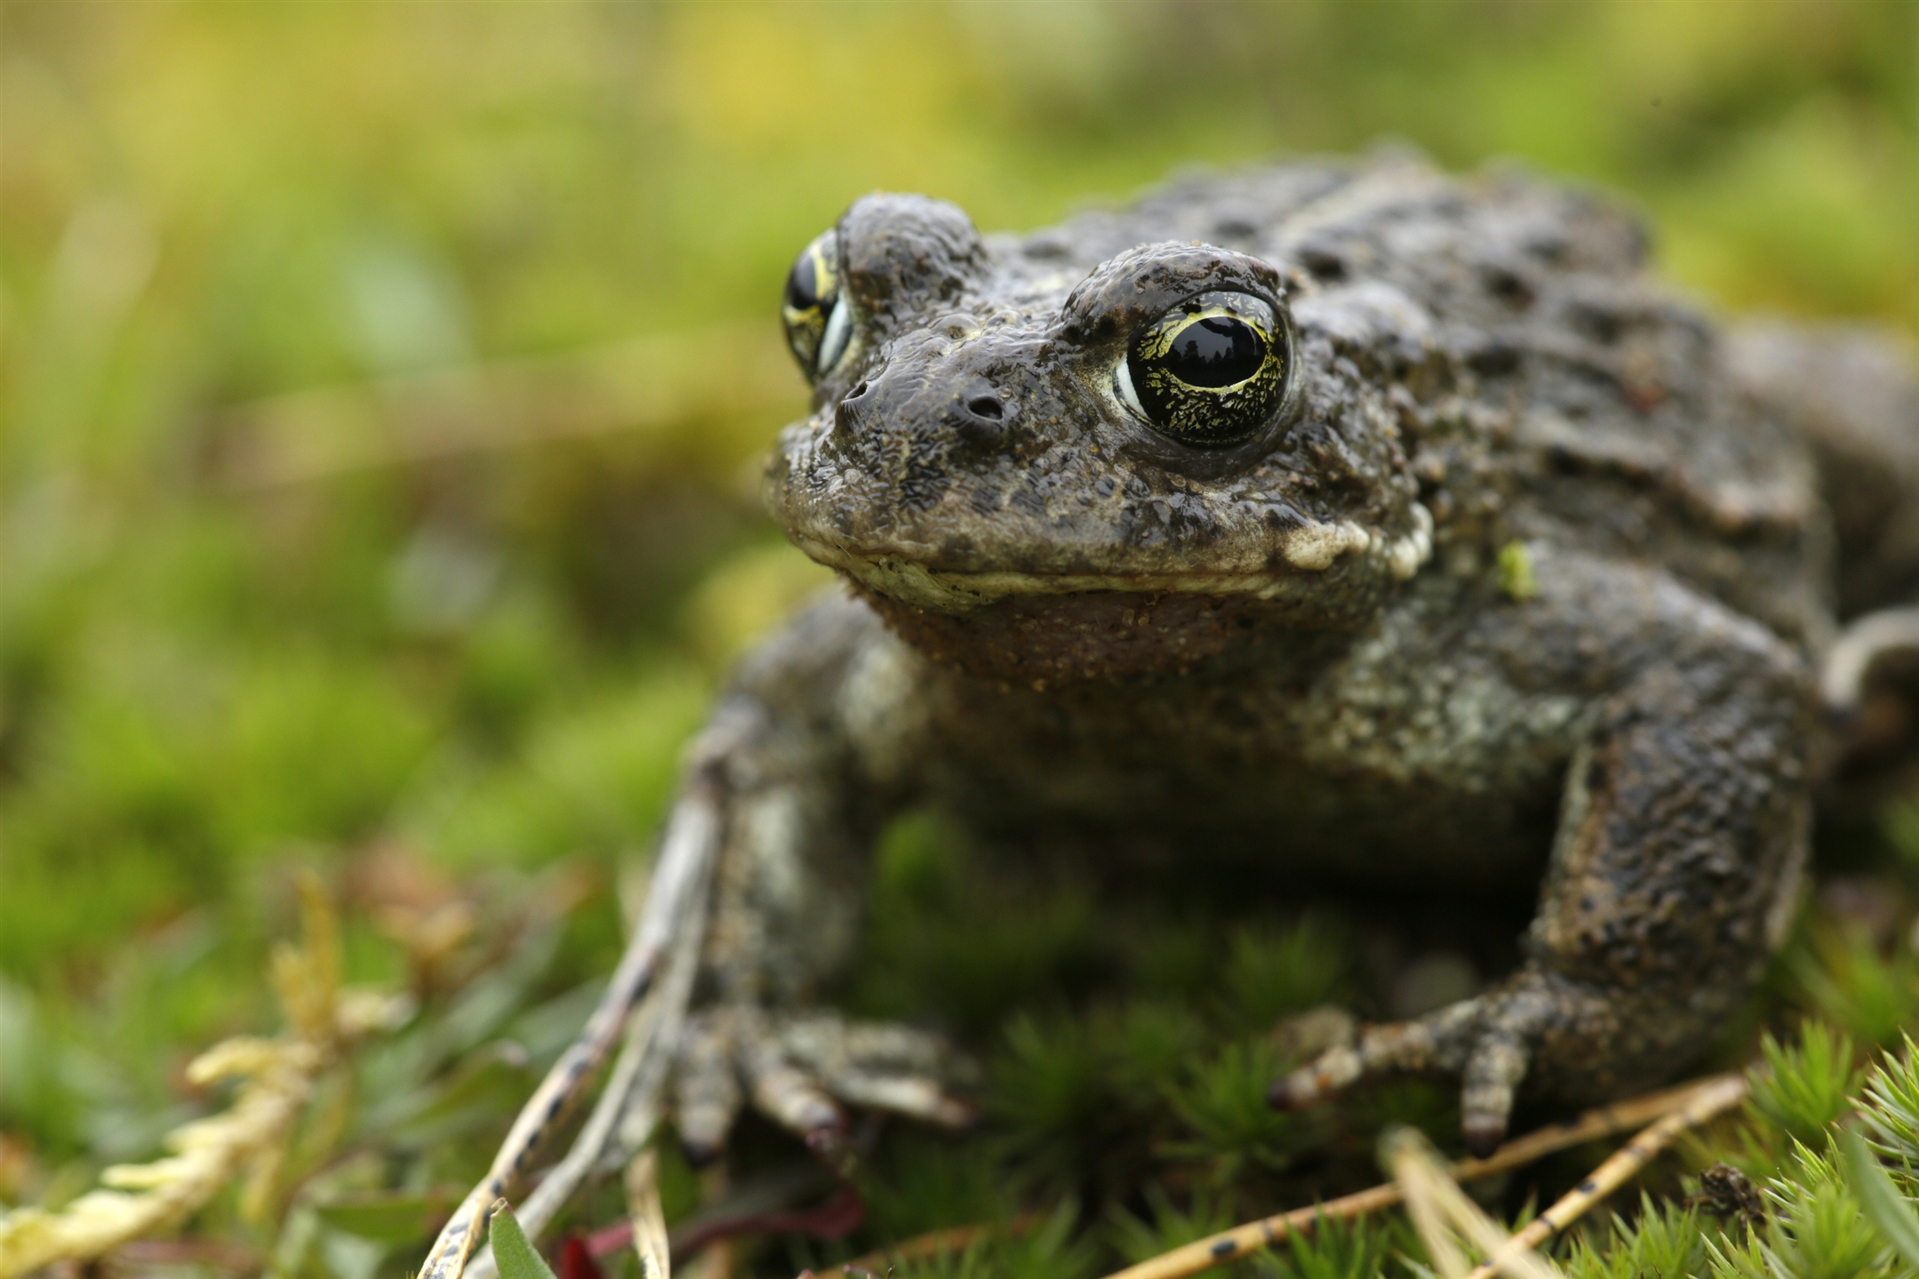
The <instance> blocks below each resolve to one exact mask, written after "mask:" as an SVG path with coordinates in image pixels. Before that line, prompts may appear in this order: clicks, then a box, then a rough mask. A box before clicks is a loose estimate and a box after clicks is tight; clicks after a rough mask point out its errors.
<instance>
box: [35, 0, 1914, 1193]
mask: <svg viewBox="0 0 1919 1279" xmlns="http://www.w3.org/2000/svg"><path fill="white" fill-rule="evenodd" d="M1382 136H1392V137H1397V138H1400V139H1404V140H1408V141H1410V142H1412V143H1414V144H1416V145H1418V146H1420V147H1422V148H1424V149H1426V150H1427V151H1429V152H1430V153H1431V154H1432V155H1433V156H1434V157H1435V158H1436V159H1437V160H1438V161H1440V162H1442V163H1444V164H1446V165H1449V166H1455V167H1472V166H1475V165H1479V164H1481V163H1484V162H1487V161H1490V160H1496V159H1506V158H1512V159H1517V160H1518V161H1520V162H1522V163H1524V164H1526V165H1529V166H1532V167H1534V168H1537V169H1539V170H1542V171H1545V172H1548V173H1552V174H1560V175H1565V176H1567V177H1570V178H1573V179H1575V180H1578V181H1581V182H1589V183H1595V184H1600V185H1603V186H1606V187H1608V188H1611V189H1613V190H1616V191H1617V192H1619V193H1620V195H1621V196H1622V198H1624V199H1626V200H1628V201H1630V202H1632V203H1634V204H1636V205H1637V206H1639V207H1641V208H1643V209H1644V210H1645V212H1646V213H1647V215H1648V217H1649V218H1650V219H1651V220H1652V222H1653V223H1654V224H1655V225H1656V228H1657V240H1658V243H1659V245H1660V255H1661V261H1662V263H1663V269H1664V270H1665V271H1666V272H1667V273H1668V275H1669V276H1670V277H1671V278H1672V279H1673V280H1675V281H1676V282H1677V283H1678V284H1679V285H1681V286H1682V287H1684V288H1686V289H1688V290H1691V291H1693V292H1695V293H1697V294H1700V295H1703V296H1704V297H1705V298H1706V299H1707V300H1708V301H1709V302H1710V303H1711V304H1712V305H1714V306H1717V307H1722V308H1725V309H1728V310H1733V309H1753V308H1766V309H1775V310H1783V311H1789V312H1795V313H1802V314H1816V315H1828V314H1832V315H1837V314H1844V315H1860V316H1878V317H1882V318H1884V319H1885V320H1887V321H1890V322H1892V323H1894V324H1897V325H1903V326H1905V327H1906V328H1907V329H1909V330H1919V5H1916V4H1913V3H1899V2H1889V3H1813V2H1805V3H1734V2H1732V0H1720V2H1714V3H1662V4H1652V3H1645V4H1584V3H1542V4H1511V3H1490V2H1485V0H1416V2H1411V3H1370V4H1354V3H1336V2H1327V3H1318V2H1309V0H1301V2H1298V3H1289V4H1275V5H1251V4H1244V5H1242V4H1225V3H1220V4H1202V3H1191V2H1180V0H1142V2H1140V3H1130V4H1115V5H1101V4H1069V3H1052V4H1011V3H981V4H946V3H921V4H886V3H835V4H826V3H819V4H808V3H785V4H773V3H708V4H685V5H679V4H611V3H562V2H558V0H552V2H548V3H540V4H457V3H413V4H404V3H393V4H349V3H331V4H297V3H277V4H241V3H204V4H196V3H162V2H158V0H152V2H147V3H118V4H110V3H95V4H79V3H51V4H19V3H6V4H4V5H0V414H3V415H4V417H0V1128H5V1127H6V1126H7V1125H8V1123H9V1122H11V1123H13V1124H14V1125H15V1126H16V1127H17V1128H18V1129H19V1130H20V1131H23V1132H28V1133H37V1134H39V1137H40V1140H42V1141H44V1142H46V1143H50V1144H51V1145H53V1146H59V1145H60V1144H61V1143H62V1142H65V1143H67V1144H68V1145H69V1146H72V1145H74V1144H75V1143H79V1144H85V1141H86V1140H89V1139H87V1138H84V1136H83V1134H84V1132H85V1131H87V1123H88V1121H85V1120H84V1119H83V1118H82V1117H81V1115H80V1113H79V1112H80V1110H83V1109H85V1108H86V1107H94V1108H97V1107H99V1106H101V1105H103V1104H105V1103H104V1102H103V1101H102V1097H107V1096H122V1097H123V1098H124V1099H125V1101H126V1107H127V1109H126V1114H128V1115H131V1114H135V1113H138V1112H139V1111H140V1109H141V1106H142V1105H150V1104H152V1102H153V1099H154V1098H156V1097H157V1098H160V1099H162V1100H164V1099H166V1098H168V1097H170V1096H172V1095H173V1094H172V1093H170V1092H169V1088H174V1089H176V1090H177V1081H171V1082H170V1081H169V1078H168V1077H167V1075H166V1072H165V1069H163V1068H162V1067H161V1066H160V1065H156V1064H151V1063H148V1064H145V1065H141V1066H140V1067H138V1068H137V1069H133V1068H128V1069H129V1070H131V1072H132V1073H131V1074H129V1075H127V1078H128V1079H132V1080H133V1081H134V1082H131V1083H125V1086H124V1087H122V1088H120V1090H119V1091H118V1092H116V1091H115V1090H114V1088H109V1087H105V1086H100V1087H95V1088H94V1089H93V1091H91V1092H84V1093H73V1092H72V1091H71V1087H77V1086H78V1085H73V1084H72V1081H71V1080H70V1079H69V1080H68V1081H67V1084H65V1085H61V1087H68V1091H65V1092H63V1091H61V1087H56V1086H55V1084H54V1083H52V1082H48V1081H47V1080H45V1079H42V1080H40V1082H39V1083H38V1084H33V1083H32V1081H31V1080H30V1079H29V1076H30V1075H32V1074H33V1071H34V1070H38V1071H40V1072H41V1073H42V1074H45V1073H46V1072H48V1071H55V1073H58V1072H57V1071H56V1070H55V1067H53V1066H47V1065H45V1064H44V1063H43V1064H42V1065H40V1066H34V1067H32V1068H31V1069H29V1066H26V1065H22V1064H21V1062H20V1060H16V1061H15V1062H14V1064H13V1067H12V1074H11V1075H9V1073H8V1069H9V1067H8V1064H7V1045H8V1043H9V1042H11V1043H13V1044H15V1045H17V1044H20V1043H23V1042H25V1039H26V1038H27V1037H29V1034H28V1032H29V1031H30V1030H31V1029H32V1028H33V1027H39V1028H40V1031H41V1033H42V1034H43V1035H46V1034H51V1030H50V1029H49V1027H51V1026H53V1025H54V1024H55V1023H59V1024H61V1025H67V1024H69V1023H71V1024H74V1025H82V1024H89V1025H90V1024H94V1023H93V1022H90V1021H89V1019H96V1020H98V1019H102V1018H104V1019H105V1020H102V1021H98V1025H99V1027H100V1028H101V1033H100V1035H98V1036H96V1037H94V1038H93V1039H91V1040H88V1041H87V1042H90V1043H93V1044H94V1045H95V1046H96V1048H98V1046H99V1045H101V1044H107V1043H112V1044H120V1045H135V1046H137V1045H141V1044H155V1043H164V1044H172V1043H175V1042H181V1043H187V1042H196V1041H200V1040H203V1039H204V1038H205V1037H207V1036H210V1035H212V1034H214V1033H217V1032H218V1031H221V1030H224V1029H229V1028H231V1027H234V1026H240V1025H246V1024H249V1019H254V1020H257V1019H258V1017H260V1016H262V1015H263V1010H262V1008H261V1004H260V1001H261V1000H262V999H263V995H262V983H261V982H260V981H259V980H258V967H257V957H258V955H259V953H260V945H261V939H262V938H263V937H264V936H265V935H268V934H270V933H274V932H279V931H282V930H283V929H284V928H285V927H286V919H287V902H288V894H287V892H286V890H285V885H286V881H287V875H288V871H287V868H288V867H290V866H296V865H317V866H322V867H325V868H328V870H329V873H330V874H332V875H333V876H334V878H335V879H336V881H337V882H341V883H343V884H345V885H346V889H347V891H348V895H349V897H350V898H352V897H353V895H354V894H355V893H357V894H358V900H359V901H360V902H361V904H362V905H368V906H369V909H371V908H375V907H394V906H395V903H398V904H400V905H406V904H407V903H409V902H411V903H413V904H414V905H415V906H418V905H419V903H420V902H421V901H425V902H429V903H430V902H431V901H433V900H437V898H436V897H435V894H439V895H441V896H444V895H446V894H447V893H448V892H450V891H452V890H451V889H450V888H448V887H447V886H448V885H458V884H464V883H468V882H474V881H477V880H480V879H485V878H487V877H494V880H495V881H497V882H503V883H508V884H530V885H536V886H538V885H544V886H545V889H543V891H555V892H557V891H560V890H559V889H555V888H554V887H553V885H554V884H555V883H556V882H558V881H556V880H555V878H554V876H555V875H556V874H558V873H559V872H556V871H554V870H553V869H552V868H553V867H555V866H560V867H563V868H565V874H566V875H570V876H572V879H568V880H566V881H565V882H567V883H576V884H578V885H584V887H582V888H580V896H581V897H582V898H586V897H588V896H589V893H588V890H589V889H591V888H593V887H594V886H595V885H598V886H607V885H613V884H615V883H616V882H617V881H618V880H619V877H620V874H621V871H620V867H621V866H622V865H624V864H625V862H626V860H628V859H626V858H624V856H623V855H625V854H628V853H631V852H634V851H640V850H644V848H645V845H646V841H647V839H648V837H649V834H650V831H651V829H652V826H653V824H654V822H655V821H656V819H657V817H658V814H659V810H660V804H661V802H662V798H663V796H664V794H665V791H666V789H667V787H668V786H669V784H670V781H671V775H672V769H673V764H674V760H675V756H676V753H677V751H678V749H679V746H680V744H681V742H682V741H683V740H684V738H685V736H686V734H687V733H688V732H689V731H690V730H691V728H692V727H693V726H694V725H695V723H696V722H697V720H698V718H699V716H700V714H701V710H702V707H703V705H704V704H705V702H706V699H707V698H708V697H709V695H710V693H711V691H712V689H713V688H714V686H715V682H716V680H718V679H719V678H720V677H721V676H722V674H723V672H724V669H725V666H726V663H727V662H728V661H729V660H730V659H731V657H732V656H734V655H735V654H736V653H737V652H738V651H739V649H740V648H741V647H742V646H743V645H744V644H746V643H748V642H750V640H751V638H752V637H753V636H754V635H755V634H756V633H758V632H759V631H760V630H762V629H763V628H764V627H765V626H767V625H769V624H770V623H771V622H772V621H773V620H775V619H776V618H777V617H778V616H779V615H780V613H781V612H782V610H783V609H785V608H786V607H788V606H789V605H790V603H791V602H792V601H793V600H794V599H795V598H797V597H798V596H799V595H800V594H802V593H803V592H805V591H806V590H809V589H811V588H813V587H814V586H815V585H817V584H818V583H819V582H820V581H822V580H823V578H822V575H821V574H819V573H818V572H817V571H816V570H813V569H812V568H811V567H810V566H809V565H807V564H806V563H805V562H804V561H803V560H801V559H800V558H799V557H798V555H797V553H795V552H792V551H790V550H788V549H787V548H785V547H784V545H783V544H782V543H781V542H780V541H779V539H778V535H777V533H776V532H775V531H774V530H772V529H771V528H770V527H769V526H768V524H767V522H766V521H765V519H764V517H763V516H762V515H761V514H760V513H759V509H758V505H757V497H756V459H757V457H758V455H759V453H760V452H761V451H762V450H763V449H764V448H765V447H766V445H767V443H768V442H769V441H770V439H771V437H772V435H773V433H774V431H775V430H776V429H777V428H778V426H779V425H780V424H782V423H783V422H784V421H786V420H788V419H789V418H790V417H792V416H794V415H795V414H796V413H797V412H798V411H799V410H800V409H801V406H802V402H803V397H802V384H801V381H800V378H799V377H798V375H797V373H795V372H794V371H793V370H792V368H791V367H790V361H789V360H788V358H787V356H786V354H785V352H784V349H783V348H782V346H781V343H780V339H779V334H778V324H777V319H776V313H775V304H776V299H777V294H778V289H779V286H780V283H781V281H782V278H783V275H784V272H785V271H786V269H787V266H788V264H789V263H790V261H791V259H792V257H793V255H794V253H795V252H796V251H797V250H798V248H799V247H800V246H801V245H803V244H804V243H805V242H806V240H807V239H808V238H810V237H811V236H812V235H813V234H814V233H815V232H817V231H818V230H820V229H821V228H823V227H825V226H826V225H828V224H829V223H830V222H831V221H832V220H833V219H834V218H835V217H836V216H837V215H838V213H839V212H840V210H841V209H842V208H843V207H844V206H845V205H846V204H847V203H848V202H849V201H850V200H852V199H853V198H855V197H856V196H858V195H860V194H861V193H863V192H866V191H869V190H872V189H875V188H887V189H905V190H918V191H925V192H929V193H932V194H935V195H938V196H942V197H945V198H948V199H951V200H954V201H957V202H958V203H960V204H961V205H963V206H964V207H966V208H967V209H968V210H969V211H970V212H971V213H972V214H973V216H974V218H975V219H976V221H977V222H978V223H979V224H980V225H981V226H982V227H984V228H987V229H999V228H1024V227H1030V226H1034V225H1039V224H1043V223H1045V222H1048V221H1050V220H1053V219H1056V218H1057V217H1059V216H1060V215H1062V214H1064V213H1066V212H1068V211H1069V210H1072V209H1074V208H1076V207H1078V206H1081V205H1083V204H1085V203H1087V202H1088V201H1095V200H1107V199H1116V198H1120V197H1123V196H1125V195H1126V194H1127V193H1129V192H1132V191H1135V190H1137V189H1139V188H1140V187H1142V186H1144V185H1147V184H1150V183H1152V182H1153V181H1155V180H1156V179H1158V178H1159V177H1160V176H1162V175H1163V174H1164V173H1166V172H1167V171H1168V170H1169V169H1171V168H1174V167H1176V166H1179V165H1183V164H1194V163H1198V164H1206V165H1230V164H1236V163H1242V162H1246V161H1249V160H1253V159H1256V158H1258V157H1262V156H1268V155H1272V154H1274V153H1280V152H1297V151H1325V150H1346V149H1351V148H1356V147H1362V146H1365V145H1367V144H1368V143H1370V142H1372V141H1373V140H1375V139H1377V138H1380V137H1382ZM500 877H505V878H504V879H501V878H500ZM516 877H517V878H516ZM396 885H398V886H397V887H396ZM421 885H428V887H421ZM614 896H615V894H612V893H601V894H598V895H597V896H592V897H591V900H592V901H594V902H597V903H599V904H597V905H592V906H589V907H587V908H585V909H586V911H587V914H588V916H589V917H590V918H589V922H588V923H587V924H585V925H583V926H582V929H581V930H576V931H579V933H580V940H579V941H578V943H577V950H578V955H577V957H576V971H577V975H578V976H579V977H580V979H582V980H584V979H585V978H586V977H588V976H590V975H591V973H592V972H593V971H595V970H596V968H597V966H598V965H600V964H602V963H604V962H605V961H606V958H607V956H608V955H610V953H611V952H612V949H613V947H614V945H615V944H616V940H617V931H618V930H617V920H616V913H615V911H614V909H613V907H612V905H611V901H612V899H613V897H614ZM416 899H417V900H416ZM422 908H423V907H422ZM595 912H597V913H595ZM595 921H597V922H595ZM363 950H364V952H365V953H364V954H362V955H361V957H360V958H359V959H358V960H356V963H358V964H360V966H361V967H363V968H366V969H368V970H369V971H375V972H377V971H379V970H380V969H381V965H382V964H383V963H387V962H388V961H386V960H383V959H381V958H380V953H379V952H378V951H377V948H372V947H371V946H370V944H369V946H368V947H365V948H363ZM103 1008H104V1009H107V1010H109V1011H108V1012H101V1011H99V1010H101V1009H103ZM140 1026H145V1027H147V1029H146V1030H145V1031H144V1032H140V1033H136V1031H137V1030H138V1027H140ZM108 1030H111V1032H112V1033H111V1034H108V1033H107V1031H108ZM141 1034H144V1035H145V1038H142V1037H141ZM99 1051H102V1052H105V1051H107V1050H106V1049H99ZM116 1051H117V1050H116ZM124 1051H125V1052H126V1053H127V1054H128V1055H134V1049H133V1048H126V1049H125V1050H124ZM94 1064H95V1066H96V1067H97V1066H98V1065H99V1063H98V1062H97V1061H96V1062H95V1063H94ZM123 1065H124V1063H123ZM102 1069H104V1068H102ZM82 1073H84V1072H82ZM97 1074H98V1072H97V1071H96V1075H97ZM35 1077H36V1078H37V1076H35ZM115 1077H116V1078H118V1076H115ZM89 1078H92V1076H90V1077H89ZM141 1079H144V1080H145V1083H144V1084H140V1083H139V1080H141ZM123 1082H124V1080H123ZM136 1084H137V1085H138V1086H136ZM36 1089H37V1090H38V1091H36ZM143 1089H144V1091H143ZM76 1098H78V1099H77V1100H76ZM61 1099H65V1100H61ZM56 1103H58V1104H56ZM61 1105H66V1106H68V1108H69V1109H70V1110H73V1111H74V1113H72V1114H68V1115H67V1117H66V1118H65V1119H61V1118H60V1114H62V1113H64V1112H62V1111H60V1106H61ZM95 1127H96V1128H98V1127H100V1125H95ZM151 1132H152V1127H151V1125H150V1124H147V1125H135V1126H134V1128H133V1130H132V1132H131V1135H129V1134H128V1133H127V1132H126V1131H122V1132H120V1133H119V1134H118V1136H116V1137H114V1138H113V1139H112V1140H110V1141H107V1142H106V1147H105V1148H118V1147H120V1146H125V1147H128V1148H132V1149H138V1148H139V1146H140V1142H141V1140H143V1139H150V1135H151ZM94 1147H95V1148H102V1147H101V1144H100V1142H99V1141H95V1142H94ZM109 1152H110V1149H109ZM0 1162H4V1161H0ZM0 1180H4V1178H0ZM0 1198H4V1186H0Z"/></svg>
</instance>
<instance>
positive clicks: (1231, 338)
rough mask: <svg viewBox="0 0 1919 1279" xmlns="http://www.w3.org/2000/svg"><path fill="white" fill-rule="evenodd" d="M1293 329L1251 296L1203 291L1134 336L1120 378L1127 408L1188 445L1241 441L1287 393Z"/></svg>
mask: <svg viewBox="0 0 1919 1279" xmlns="http://www.w3.org/2000/svg"><path fill="white" fill-rule="evenodd" d="M1289 364H1290V359H1289V352H1288V350H1287V345H1286V330H1285V328H1284V327H1283V326H1282V325H1281V324H1280V322H1279V317H1278V316H1277V315H1276V314H1275V313H1274V311H1273V308H1272V306H1271V304H1270V303H1268V302H1266V301H1264V300H1263V299H1261V298H1256V297H1254V296H1253V295H1252V294H1250V293H1202V294H1200V295H1199V296H1198V297H1195V298H1188V299H1187V300H1186V301H1184V302H1182V303H1180V304H1179V305H1178V306H1176V307H1174V308H1173V309H1172V310H1170V311H1168V312H1166V314H1164V315H1162V316H1160V317H1159V318H1158V319H1157V320H1154V321H1153V322H1152V323H1151V324H1149V325H1147V326H1146V327H1145V328H1144V329H1142V330H1141V331H1140V334H1139V336H1138V337H1136V338H1134V339H1133V345H1132V349H1131V350H1129V351H1128V352H1127V353H1126V360H1125V362H1124V363H1123V364H1121V365H1120V367H1119V369H1118V370H1117V374H1116V378H1115V381H1116V382H1117V383H1118V388H1119V392H1120V396H1121V398H1123V399H1124V400H1126V403H1127V406H1128V407H1130V408H1132V409H1134V410H1135V411H1136V412H1138V413H1139V415H1140V416H1141V417H1143V418H1145V419H1146V420H1147V421H1148V422H1151V423H1152V424H1153V426H1154V427H1155V428H1156V429H1157V430H1159V431H1160V433H1162V434H1164V435H1170V436H1171V437H1173V438H1174V439H1176V440H1178V441H1180V442H1181V443H1182V444H1195V445H1200V446H1206V445H1215V444H1236V443H1238V442H1239V441H1241V440H1243V439H1246V438H1247V437H1248V436H1250V435H1253V434H1254V433H1255V432H1257V431H1258V430H1259V429H1260V428H1261V427H1262V426H1265V425H1266V423H1268V422H1269V421H1271V420H1272V417H1273V414H1274V413H1276V412H1278V411H1279V405H1280V401H1281V400H1282V399H1283V398H1284V397H1285V391H1286V375H1287V372H1288V366H1289Z"/></svg>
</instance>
